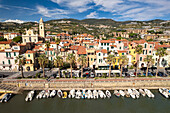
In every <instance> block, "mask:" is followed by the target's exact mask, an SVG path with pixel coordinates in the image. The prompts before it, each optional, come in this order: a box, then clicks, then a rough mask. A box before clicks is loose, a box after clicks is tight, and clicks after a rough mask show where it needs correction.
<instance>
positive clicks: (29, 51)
mask: <svg viewBox="0 0 170 113" xmlns="http://www.w3.org/2000/svg"><path fill="white" fill-rule="evenodd" d="M26 53H35V51H32V50H27V51H26Z"/></svg>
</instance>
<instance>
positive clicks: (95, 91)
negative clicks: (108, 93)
mask: <svg viewBox="0 0 170 113" xmlns="http://www.w3.org/2000/svg"><path fill="white" fill-rule="evenodd" d="M93 97H94V99H98V97H99V94H98V92H97V90H94V91H93Z"/></svg>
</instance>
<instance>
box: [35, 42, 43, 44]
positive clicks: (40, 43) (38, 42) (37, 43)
mask: <svg viewBox="0 0 170 113" xmlns="http://www.w3.org/2000/svg"><path fill="white" fill-rule="evenodd" d="M42 43H43V42H42V41H39V42H37V43H35V44H42Z"/></svg>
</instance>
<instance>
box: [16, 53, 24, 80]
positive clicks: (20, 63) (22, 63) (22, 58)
mask: <svg viewBox="0 0 170 113" xmlns="http://www.w3.org/2000/svg"><path fill="white" fill-rule="evenodd" d="M15 63H18V67H19V70H20V71H21V77H22V78H24V73H23V67H22V66H23V65H24V63H25V57H23V56H22V55H19V56H17V57H16V60H15Z"/></svg>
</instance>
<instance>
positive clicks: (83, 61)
mask: <svg viewBox="0 0 170 113" xmlns="http://www.w3.org/2000/svg"><path fill="white" fill-rule="evenodd" d="M78 62H79V63H80V65H81V78H82V77H83V67H84V66H85V65H86V63H87V59H86V57H85V56H84V55H81V56H80V57H79V59H78Z"/></svg>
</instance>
